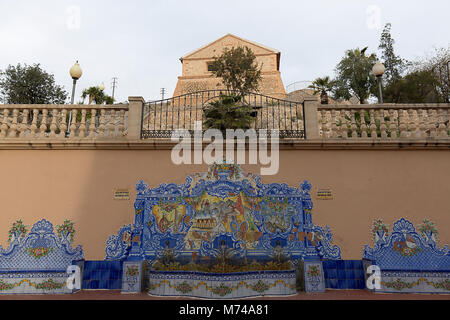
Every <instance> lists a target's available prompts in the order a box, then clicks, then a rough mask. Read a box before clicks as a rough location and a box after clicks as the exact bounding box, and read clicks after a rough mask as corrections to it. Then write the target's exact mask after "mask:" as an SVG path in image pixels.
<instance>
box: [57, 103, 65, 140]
mask: <svg viewBox="0 0 450 320" xmlns="http://www.w3.org/2000/svg"><path fill="white" fill-rule="evenodd" d="M66 131H67V109H62V111H61V124H60V126H59V135H58V137H59V138H60V139H64V138H65V137H66Z"/></svg>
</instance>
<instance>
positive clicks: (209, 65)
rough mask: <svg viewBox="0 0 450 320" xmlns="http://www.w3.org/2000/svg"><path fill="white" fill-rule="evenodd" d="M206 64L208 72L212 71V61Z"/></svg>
mask: <svg viewBox="0 0 450 320" xmlns="http://www.w3.org/2000/svg"><path fill="white" fill-rule="evenodd" d="M206 65H207V69H208V71H209V72H211V71H213V63H212V62H207V63H206Z"/></svg>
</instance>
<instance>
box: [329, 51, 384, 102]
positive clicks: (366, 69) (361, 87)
mask: <svg viewBox="0 0 450 320" xmlns="http://www.w3.org/2000/svg"><path fill="white" fill-rule="evenodd" d="M366 50H367V47H366V48H364V49H362V50H360V49H359V48H356V49H354V50H347V51H346V52H345V56H344V57H343V58H342V59H341V61H340V62H339V63H338V65H337V66H336V69H335V71H336V78H335V80H334V86H333V94H334V98H335V99H340V98H344V99H347V100H348V99H350V98H351V97H352V96H353V95H354V96H356V97H357V98H358V99H359V101H360V103H365V102H366V99H367V98H369V96H370V95H371V94H373V95H376V92H377V82H376V78H375V76H374V75H373V74H372V67H373V65H374V64H375V63H376V61H377V57H376V55H375V54H374V53H372V54H370V55H368V56H366V54H365V51H366Z"/></svg>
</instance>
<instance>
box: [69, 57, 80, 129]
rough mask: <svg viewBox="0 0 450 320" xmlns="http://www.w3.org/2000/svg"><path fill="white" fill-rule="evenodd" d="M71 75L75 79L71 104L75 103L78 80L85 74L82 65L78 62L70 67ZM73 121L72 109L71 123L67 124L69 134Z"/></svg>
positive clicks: (70, 114)
mask: <svg viewBox="0 0 450 320" xmlns="http://www.w3.org/2000/svg"><path fill="white" fill-rule="evenodd" d="M69 73H70V76H71V77H72V79H73V86H72V98H71V99H70V104H73V100H74V98H75V86H76V84H77V80H78V79H80V78H81V75H82V74H83V71H82V70H81V68H80V65H79V64H78V60H77V62H75V64H74V65H73V66H72V67H71V68H70V70H69ZM71 122H72V110H71V111H70V113H69V124H68V125H67V134H69V133H70V123H71Z"/></svg>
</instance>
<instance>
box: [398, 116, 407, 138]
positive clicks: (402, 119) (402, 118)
mask: <svg viewBox="0 0 450 320" xmlns="http://www.w3.org/2000/svg"><path fill="white" fill-rule="evenodd" d="M398 117H399V119H400V128H399V129H400V138H406V137H407V136H408V132H407V131H406V124H405V110H403V109H400V110H399V111H398Z"/></svg>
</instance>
